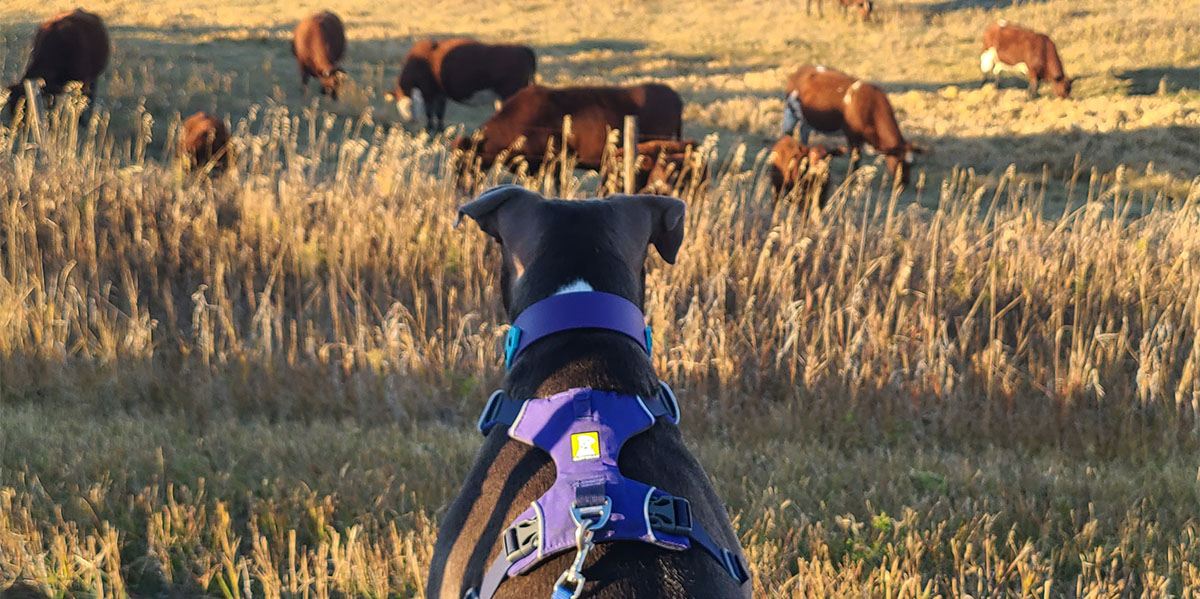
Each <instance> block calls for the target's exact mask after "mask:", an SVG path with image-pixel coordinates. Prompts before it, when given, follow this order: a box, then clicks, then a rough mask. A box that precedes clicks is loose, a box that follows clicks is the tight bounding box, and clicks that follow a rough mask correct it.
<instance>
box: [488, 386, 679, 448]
mask: <svg viewBox="0 0 1200 599" xmlns="http://www.w3.org/2000/svg"><path fill="white" fill-rule="evenodd" d="M642 403H644V404H645V405H646V408H647V409H648V410H650V413H651V414H652V415H653V416H654V417H655V418H658V417H660V416H661V417H666V419H667V420H669V421H671V424H675V425H678V424H679V416H680V412H679V400H678V399H676V398H675V391H673V390H672V389H671V386H670V385H668V384H667V383H666V382H665V381H659V382H658V393H657V394H655V395H654V397H652V398H649V399H643V400H642ZM524 405H525V400H524V399H513V398H511V397H509V396H508V394H507V393H505V392H504V390H503V389H497V390H495V391H493V392H492V395H491V397H489V398H488V400H487V404H485V405H484V406H483V412H482V413H480V414H479V421H478V422H477V423H476V424H475V428H476V429H478V430H479V432H480V433H483V434H484V435H485V436H486V435H487V434H488V433H490V432H491V431H492V428H493V427H495V426H497V425H504V428H508V427H510V426H512V425H513V423H514V422H516V421H517V416H519V415H520V414H521V408H522V407H524Z"/></svg>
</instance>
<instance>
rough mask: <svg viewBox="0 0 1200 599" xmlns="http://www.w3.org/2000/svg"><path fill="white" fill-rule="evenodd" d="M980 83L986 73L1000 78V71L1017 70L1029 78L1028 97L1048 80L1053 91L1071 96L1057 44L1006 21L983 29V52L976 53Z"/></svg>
mask: <svg viewBox="0 0 1200 599" xmlns="http://www.w3.org/2000/svg"><path fill="white" fill-rule="evenodd" d="M979 70H980V71H982V72H983V82H984V83H987V78H988V75H992V76H993V77H995V79H996V82H997V83H999V81H1000V72H1001V71H1016V72H1018V73H1021V74H1022V75H1025V76H1026V77H1028V78H1029V97H1031V98H1035V97H1037V92H1038V85H1040V84H1041V82H1042V81H1043V80H1046V81H1049V82H1050V85H1051V86H1052V87H1053V88H1054V94H1055V95H1056V96H1058V97H1060V98H1067V97H1070V96H1071V83H1072V82H1073V80H1072V79H1069V78H1067V76H1066V74H1065V73H1063V66H1062V61H1061V60H1059V58H1058V47H1057V46H1055V45H1054V42H1052V41H1050V38H1048V37H1046V36H1045V35H1043V34H1041V33H1036V32H1034V31H1030V30H1028V29H1024V28H1022V27H1018V26H1016V25H1013V24H1011V23H1009V22H1008V21H1005V20H1000V21H997V22H995V23H992V24H991V25H989V26H988V28H987V29H986V30H984V32H983V54H981V55H980V56H979Z"/></svg>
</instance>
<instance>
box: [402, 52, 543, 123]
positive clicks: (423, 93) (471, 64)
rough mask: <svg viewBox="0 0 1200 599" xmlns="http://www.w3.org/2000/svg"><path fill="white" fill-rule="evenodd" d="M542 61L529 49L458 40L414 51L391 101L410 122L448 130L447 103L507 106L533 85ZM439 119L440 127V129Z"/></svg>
mask: <svg viewBox="0 0 1200 599" xmlns="http://www.w3.org/2000/svg"><path fill="white" fill-rule="evenodd" d="M536 71H537V57H536V56H535V55H534V53H533V49H532V48H530V47H529V46H519V45H512V44H482V43H480V42H478V41H476V40H473V39H469V38H465V37H456V38H450V39H444V40H424V41H420V42H417V43H416V44H415V45H413V47H412V49H411V50H409V51H408V56H407V57H406V58H405V59H404V67H403V68H402V69H401V70H400V74H399V75H398V76H397V77H396V89H395V90H394V91H392V92H391V93H389V94H388V95H387V99H388V100H389V101H394V102H395V103H396V110H397V111H399V112H400V117H401V118H403V119H404V120H406V121H409V120H412V118H413V115H415V114H419V113H422V112H423V113H425V126H426V127H428V128H433V127H434V125H435V124H436V126H437V128H438V129H441V128H442V127H443V126H444V122H443V119H444V118H445V116H446V100H447V99H450V100H454V101H455V102H458V103H460V104H467V105H472V106H478V105H482V104H486V103H488V102H490V101H493V100H496V101H497V104H499V101H502V100H507V99H508V98H510V97H512V95H513V94H515V93H517V92H518V91H520V90H521V88H523V87H525V86H527V85H529V84H530V83H532V82H533V77H534V73H535V72H536ZM435 119H436V123H435Z"/></svg>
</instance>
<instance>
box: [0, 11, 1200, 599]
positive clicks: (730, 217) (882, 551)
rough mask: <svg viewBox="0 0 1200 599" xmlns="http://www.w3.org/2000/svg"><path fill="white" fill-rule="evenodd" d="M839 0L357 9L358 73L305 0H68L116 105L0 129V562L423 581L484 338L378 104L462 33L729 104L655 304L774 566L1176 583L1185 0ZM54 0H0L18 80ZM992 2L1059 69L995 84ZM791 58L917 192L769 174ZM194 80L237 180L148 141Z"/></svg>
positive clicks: (731, 500) (451, 243)
mask: <svg viewBox="0 0 1200 599" xmlns="http://www.w3.org/2000/svg"><path fill="white" fill-rule="evenodd" d="M828 4H830V5H828V6H826V7H825V15H824V16H817V15H812V16H809V15H805V12H804V3H803V2H795V3H766V2H732V3H722V4H721V5H719V6H717V5H715V4H711V3H703V2H691V1H687V0H685V1H683V2H674V3H660V2H654V1H651V2H617V3H611V4H610V3H551V2H534V1H530V2H525V1H522V2H500V3H497V2H464V3H423V4H420V5H416V4H414V5H407V4H402V3H380V2H363V1H359V0H352V1H348V2H341V3H339V4H338V6H337V7H336V8H337V10H338V12H339V13H340V14H341V15H342V17H343V19H344V20H345V21H346V23H347V27H348V34H349V37H350V44H351V45H350V58H349V61H348V63H347V65H346V66H347V70H348V71H349V72H350V73H351V75H352V76H353V78H354V80H355V82H356V84H357V85H356V89H354V90H352V91H351V92H350V93H348V94H347V98H346V101H345V102H343V103H341V104H330V103H328V102H326V101H317V100H316V99H314V98H313V97H306V96H305V95H304V94H302V93H301V91H300V90H299V87H298V84H299V80H298V76H297V75H296V71H295V65H294V62H293V61H292V59H291V56H290V54H289V51H288V47H287V39H288V36H289V33H290V29H291V27H292V24H293V23H294V22H295V20H296V19H298V18H299V17H301V16H303V15H304V14H305V13H307V12H309V11H310V10H313V9H317V8H322V7H321V6H318V5H310V4H307V3H300V4H292V3H284V2H278V1H277V0H264V1H261V2H256V3H250V2H238V1H235V0H213V1H211V2H208V3H206V4H205V5H204V6H203V7H202V8H201V7H193V5H192V3H184V2H177V1H176V0H166V1H164V2H158V3H153V4H152V3H146V2H115V1H109V2H95V3H92V4H89V5H88V8H89V9H90V10H93V11H95V12H98V13H100V14H102V15H104V17H105V18H106V20H107V22H108V24H109V27H110V30H111V32H112V34H113V37H114V43H115V54H114V62H113V64H112V66H111V68H110V71H109V74H108V75H107V76H106V77H105V78H104V79H102V83H101V87H100V95H101V99H100V103H99V107H98V109H97V110H96V111H95V112H94V113H92V114H90V115H88V116H86V117H85V118H84V119H83V120H82V121H79V120H78V119H77V118H75V115H74V114H73V113H72V112H71V111H72V110H75V109H76V108H77V107H75V106H73V105H68V106H65V107H64V109H63V110H64V111H63V112H61V113H59V114H58V115H57V117H56V119H55V121H54V122H52V123H51V126H50V127H49V128H48V130H47V138H46V139H44V140H43V141H42V142H41V143H36V142H34V141H33V139H32V138H31V137H30V135H31V133H30V132H29V131H27V130H18V131H13V130H10V129H6V128H4V127H2V126H0V589H4V588H5V587H9V586H10V585H15V586H12V587H11V588H9V589H8V590H7V591H0V597H3V598H4V599H11V598H14V597H22V598H24V597H27V596H28V597H39V596H42V595H46V596H49V597H55V598H57V597H80V598H82V597H88V598H93V597H94V598H99V597H139V598H140V597H172V598H173V597H194V596H203V597H226V598H238V599H250V598H252V597H268V598H270V597H289V598H290V597H297V598H298V597H305V598H308V597H312V598H322V599H323V598H335V597H404V598H407V597H420V596H423V593H422V591H423V589H422V585H423V584H424V571H425V568H426V566H427V564H428V560H429V554H430V551H431V548H432V543H433V538H434V536H435V534H436V522H437V520H438V518H439V517H440V515H441V510H442V509H443V508H444V506H445V505H446V504H447V503H448V502H449V500H450V498H451V497H452V496H453V494H454V493H455V492H456V491H457V487H458V485H459V483H460V482H461V479H462V477H463V476H464V474H465V471H466V468H467V466H468V465H469V463H470V460H471V459H472V457H473V455H474V452H475V449H476V448H477V446H478V443H479V437H478V435H477V433H474V432H473V429H472V424H473V422H474V418H475V417H476V415H477V410H478V409H479V407H480V406H481V405H482V402H483V400H484V399H485V398H486V395H487V393H488V392H489V391H490V390H491V389H492V388H494V387H495V386H496V385H497V384H498V383H499V381H500V378H501V375H502V372H501V367H500V357H499V347H500V341H501V339H502V337H503V334H504V330H505V329H504V326H503V322H504V318H503V314H502V313H501V310H500V301H499V297H498V294H497V293H496V291H495V290H496V289H497V278H498V277H497V271H496V267H497V260H498V258H497V256H498V254H497V252H496V251H495V249H494V248H489V247H488V243H487V241H486V240H485V239H484V236H483V235H481V234H479V233H478V232H477V231H475V230H473V229H472V228H470V227H463V228H461V229H457V230H456V229H454V228H453V227H452V224H453V221H454V216H455V215H454V208H455V206H457V205H458V204H459V203H460V202H461V201H462V200H463V198H461V197H458V196H457V195H456V194H455V192H454V190H453V184H452V181H451V180H450V179H449V177H448V176H447V173H448V169H447V168H446V165H447V161H448V159H449V155H448V152H447V150H446V149H445V145H444V139H445V136H446V135H452V134H454V133H455V132H454V131H450V132H448V133H445V134H441V133H439V134H433V135H426V134H423V133H421V132H419V131H417V130H416V129H415V128H411V127H410V128H408V129H405V128H403V127H397V126H394V125H395V123H394V121H395V118H396V115H395V111H394V109H392V108H390V107H387V106H385V105H384V103H383V101H382V95H383V93H384V92H385V91H386V90H388V89H390V87H391V84H392V78H393V77H394V76H395V73H396V69H397V65H398V62H399V60H400V59H401V57H402V56H403V54H404V51H405V50H406V49H407V47H408V45H409V44H410V43H411V42H412V40H413V39H416V38H419V37H423V36H427V35H434V34H451V33H465V34H472V35H477V36H480V37H483V38H486V39H496V40H500V39H503V40H522V41H526V42H528V43H530V44H532V45H534V46H535V47H536V48H537V50H538V52H539V56H540V63H539V65H540V67H539V68H540V73H541V76H542V78H543V80H544V81H545V82H547V83H553V84H560V83H568V82H602V81H607V82H625V81H638V80H643V79H647V78H654V79H661V80H665V81H667V82H668V83H670V84H671V85H673V86H674V87H676V88H677V89H678V90H679V91H680V92H681V94H682V95H683V96H684V98H685V101H686V103H687V106H686V112H685V120H686V127H685V133H686V134H688V135H692V136H695V137H699V138H706V137H708V136H709V135H710V134H714V133H715V134H716V135H715V137H711V138H709V139H708V141H707V146H706V147H707V148H708V150H709V151H711V152H713V153H715V160H716V162H715V164H716V165H717V166H716V171H717V173H716V176H715V177H714V180H713V182H712V184H711V186H710V187H709V188H708V189H707V190H700V191H699V192H695V193H691V192H689V193H687V194H685V197H684V199H685V200H686V201H687V202H688V205H689V215H688V222H687V231H688V232H687V239H686V241H685V245H684V249H683V250H682V252H681V255H680V258H679V261H678V263H677V264H676V265H674V266H666V265H664V264H662V263H661V262H660V261H659V260H658V259H657V258H652V259H651V263H650V265H649V272H648V283H647V284H648V290H649V297H648V300H647V305H646V311H647V314H648V316H649V318H650V320H651V322H652V323H654V325H655V332H656V338H655V344H654V345H655V347H656V348H658V351H657V352H656V356H655V362H656V365H657V367H658V369H659V371H660V374H661V376H662V377H663V378H664V379H666V380H667V381H669V382H671V383H672V385H674V386H675V388H676V390H677V391H678V392H679V395H680V399H681V402H682V403H683V405H684V413H685V414H684V422H683V429H684V434H685V436H686V438H687V439H688V440H689V442H690V443H691V446H692V448H693V450H694V451H695V452H696V453H697V455H698V456H699V457H700V460H701V462H702V463H703V464H705V466H706V467H707V468H708V470H709V472H710V474H711V475H712V477H713V479H714V482H715V484H716V486H717V488H718V490H719V492H720V493H721V494H722V496H723V497H724V498H725V499H726V501H727V504H728V507H729V510H730V513H731V515H732V516H733V517H734V521H735V526H736V528H737V529H738V531H739V532H740V534H741V535H742V539H743V543H744V545H745V547H746V551H747V555H748V557H749V558H750V560H751V565H752V568H753V570H754V572H755V583H754V584H755V596H758V597H780V598H799V597H804V598H809V597H879V598H888V599H891V598H893V597H895V598H916V597H922V598H932V597H944V598H950V597H966V596H970V597H973V598H974V599H982V598H983V597H1012V598H1017V597H1021V598H1024V597H1030V598H1033V597H1038V598H1046V597H1078V598H1091V599H1099V598H1114V599H1115V598H1124V597H1146V598H1167V597H1181V598H1185V599H1194V598H1196V597H1200V515H1198V514H1200V458H1197V455H1200V454H1198V450H1200V418H1198V415H1200V335H1198V334H1197V331H1198V330H1200V91H1198V90H1200V43H1198V42H1197V41H1196V40H1197V39H1198V38H1200V35H1198V34H1200V2H1196V1H1187V2H1180V3H1174V4H1169V5H1166V4H1162V3H1149V2H1142V1H1138V0H1112V1H1103V2H1102V1H1097V0H1092V1H1088V0H1085V1H1082V2H1067V1H1066V0H1051V1H1048V2H1034V3H1025V2H1022V3H1019V4H1017V5H1007V4H1005V5H1003V6H1002V7H1000V6H997V5H996V3H992V2H972V1H970V0H942V1H928V0H920V1H913V2H906V3H900V2H889V1H886V0H881V1H880V2H878V3H877V6H878V7H879V8H880V14H879V16H878V19H877V22H875V23H873V24H862V23H860V22H858V21H856V20H854V19H852V18H848V17H843V16H842V15H840V14H839V12H838V11H837V10H836V9H835V8H834V7H833V6H832V4H833V3H832V2H830V3H828ZM50 8H51V7H44V6H42V5H41V4H35V3H32V2H24V1H23V0H19V1H17V2H15V3H14V2H9V3H5V4H4V5H3V6H0V75H3V80H4V81H9V80H12V79H13V78H15V77H16V76H17V75H18V74H19V72H20V70H21V68H22V67H23V65H24V60H25V52H26V48H27V45H28V39H29V35H30V32H31V31H32V30H33V28H34V27H35V25H36V23H37V22H39V21H41V20H42V19H43V18H45V16H46V15H47V14H48V13H49V12H53V10H51V9H50ZM53 8H57V7H53ZM1000 16H1003V17H1005V18H1008V19H1009V20H1013V21H1018V22H1021V23H1025V24H1027V25H1029V26H1031V27H1034V28H1037V29H1042V30H1044V31H1047V32H1048V33H1050V34H1051V35H1052V36H1053V37H1054V38H1055V39H1056V40H1057V42H1058V45H1059V48H1060V52H1061V53H1062V55H1063V60H1064V62H1065V65H1066V69H1067V72H1068V74H1069V75H1073V76H1078V77H1080V80H1079V82H1078V83H1077V85H1076V87H1075V89H1076V94H1077V97H1076V98H1073V99H1072V100H1058V99H1053V98H1051V97H1050V96H1049V95H1048V92H1046V91H1045V90H1044V91H1043V95H1042V96H1041V97H1040V98H1039V99H1038V100H1036V101H1033V102H1030V101H1027V100H1026V99H1025V97H1024V84H1023V83H1021V82H1019V81H1017V80H1008V81H1007V82H1006V84H1005V85H1002V86H1001V89H995V88H994V87H993V86H990V85H989V86H987V87H984V88H982V89H980V88H979V87H978V83H977V80H978V69H977V65H978V62H977V60H978V42H977V38H978V35H979V32H980V31H981V30H982V28H983V27H984V26H985V25H986V24H987V22H988V21H989V20H990V19H994V18H997V17H1000ZM849 41H852V42H853V43H849ZM809 61H814V62H822V63H825V64H828V65H830V66H835V67H838V68H841V69H843V70H846V71H848V72H851V73H856V74H859V75H861V76H863V77H867V78H870V79H871V80H873V81H876V82H878V83H880V84H881V85H882V86H883V87H884V88H885V89H887V90H888V91H889V92H890V93H891V97H892V100H893V102H894V104H895V105H896V108H897V111H898V114H899V117H900V122H901V127H902V128H903V129H904V131H905V132H906V134H907V135H908V136H909V137H911V138H914V139H915V140H916V141H918V142H919V143H922V144H923V145H926V146H929V147H930V148H932V149H933V152H932V153H931V154H930V155H928V156H926V157H924V159H923V160H922V161H921V162H920V163H919V167H918V175H919V177H915V178H914V181H915V182H916V183H917V184H916V185H914V186H913V188H912V189H908V190H905V191H904V192H903V193H900V194H893V193H892V192H891V190H890V189H889V187H888V185H887V182H886V181H885V177H884V176H882V172H881V169H877V168H875V166H876V165H872V164H868V166H867V168H864V169H862V170H860V171H859V172H858V173H856V174H854V175H853V176H848V177H847V176H845V174H844V170H845V169H844V168H841V169H839V168H838V167H841V166H844V164H845V163H844V162H843V161H841V160H839V161H837V162H835V163H834V166H835V168H834V171H835V172H836V173H837V174H836V176H835V183H838V184H839V187H838V190H837V191H836V192H835V193H834V195H833V197H832V200H831V203H830V206H829V207H828V208H827V209H826V210H825V211H823V212H821V213H820V214H811V213H809V212H808V211H806V210H805V209H803V208H802V207H800V206H796V205H793V204H789V203H776V202H774V201H773V200H771V199H770V197H769V189H770V184H769V182H768V181H767V180H766V178H765V177H764V176H762V164H763V160H764V155H763V150H764V149H765V147H766V146H765V145H764V140H766V139H768V138H773V137H774V136H775V135H776V129H777V127H778V122H779V118H780V110H781V108H782V100H781V98H780V96H781V86H782V79H783V77H784V76H785V75H786V74H787V73H788V72H789V71H790V69H792V68H793V67H794V66H795V65H796V64H799V63H803V62H809ZM0 93H2V92H0ZM198 109H205V110H210V111H214V112H216V113H218V114H221V115H227V116H228V118H229V121H230V124H231V126H232V129H233V131H234V134H235V143H236V145H237V156H238V163H237V167H236V168H235V169H233V172H231V173H230V174H229V175H228V176H226V177H223V178H220V179H216V180H212V181H209V180H193V179H191V178H189V177H186V176H184V175H183V174H182V173H180V172H179V171H178V170H177V169H176V168H175V167H174V165H173V164H172V153H173V151H172V148H173V141H172V140H173V139H174V138H173V136H174V135H175V129H176V127H177V123H178V121H179V116H180V114H182V115H184V116H186V115H187V114H190V113H191V112H192V111H194V110H198ZM447 116H448V120H449V121H453V122H456V123H462V124H463V125H465V126H468V127H473V126H475V125H478V124H479V123H481V122H482V121H483V120H484V119H485V118H486V116H487V114H486V111H485V110H483V109H466V108H463V107H460V106H451V107H450V110H449V112H448V115H447ZM488 177H489V179H488V180H489V181H498V180H507V177H508V176H507V175H502V174H500V173H498V172H492V173H490V174H489V175H488ZM520 180H521V181H522V182H525V183H527V184H529V185H532V186H544V185H545V184H546V182H545V181H542V180H538V179H537V178H536V177H525V178H521V179H520ZM595 186H596V176H595V175H594V174H588V173H584V172H577V173H575V175H574V177H573V178H572V179H571V180H570V181H569V182H568V185H567V194H568V195H572V196H581V195H586V193H587V192H588V191H589V190H591V189H594V188H595Z"/></svg>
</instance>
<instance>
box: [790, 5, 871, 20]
mask: <svg viewBox="0 0 1200 599" xmlns="http://www.w3.org/2000/svg"><path fill="white" fill-rule="evenodd" d="M814 3H816V5H817V11H818V12H820V13H822V14H824V10H822V8H821V5H822V4H823V0H808V1H807V2H805V4H804V10H805V12H806V13H807V14H810V15H811V14H812V5H813V4H814ZM837 3H838V6H840V7H841V8H842V13H845V12H846V11H848V10H850V9H851V8H853V9H854V10H856V11H858V16H859V17H862V20H864V21H870V20H871V12H872V11H874V10H875V3H874V2H872V1H871V0H837Z"/></svg>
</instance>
